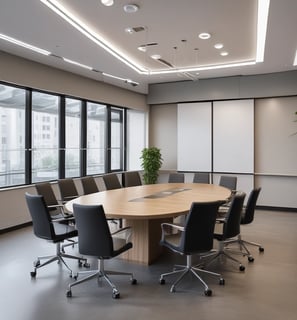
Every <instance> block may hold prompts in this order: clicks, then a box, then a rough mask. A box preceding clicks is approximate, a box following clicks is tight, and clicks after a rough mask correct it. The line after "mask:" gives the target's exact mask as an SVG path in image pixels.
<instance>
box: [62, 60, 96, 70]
mask: <svg viewBox="0 0 297 320" xmlns="http://www.w3.org/2000/svg"><path fill="white" fill-rule="evenodd" d="M62 59H63V60H64V61H65V62H68V63H71V64H74V65H76V66H78V67H82V68H85V69H88V70H93V68H92V67H89V66H87V65H85V64H82V63H79V62H76V61H73V60H70V59H67V58H64V57H62Z"/></svg>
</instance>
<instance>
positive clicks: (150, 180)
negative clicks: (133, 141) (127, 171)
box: [140, 147, 163, 184]
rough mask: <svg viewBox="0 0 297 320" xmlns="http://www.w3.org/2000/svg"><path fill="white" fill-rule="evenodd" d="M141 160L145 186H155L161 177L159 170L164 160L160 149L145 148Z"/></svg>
mask: <svg viewBox="0 0 297 320" xmlns="http://www.w3.org/2000/svg"><path fill="white" fill-rule="evenodd" d="M140 159H141V160H142V162H141V166H142V168H143V171H144V173H143V181H144V183H145V184H154V183H156V182H157V179H158V176H159V169H160V168H161V166H162V163H163V159H162V155H161V151H160V149H158V148H156V147H150V148H144V149H143V150H142V154H141V157H140Z"/></svg>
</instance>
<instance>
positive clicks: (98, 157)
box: [86, 102, 107, 175]
mask: <svg viewBox="0 0 297 320" xmlns="http://www.w3.org/2000/svg"><path fill="white" fill-rule="evenodd" d="M106 115H107V107H106V106H105V105H102V104H97V103H91V102H88V103H87V170H86V172H87V174H88V175H91V174H98V173H104V172H105V168H106V166H105V157H106V122H107V118H106Z"/></svg>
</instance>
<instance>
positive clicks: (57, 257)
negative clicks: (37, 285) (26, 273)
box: [30, 243, 90, 278]
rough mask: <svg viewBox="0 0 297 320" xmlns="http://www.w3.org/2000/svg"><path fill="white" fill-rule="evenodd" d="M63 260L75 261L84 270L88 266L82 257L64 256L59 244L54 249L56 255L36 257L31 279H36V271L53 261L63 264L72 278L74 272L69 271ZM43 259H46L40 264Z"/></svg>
mask: <svg viewBox="0 0 297 320" xmlns="http://www.w3.org/2000/svg"><path fill="white" fill-rule="evenodd" d="M64 258H68V259H75V260H78V264H79V266H82V265H83V266H84V267H86V268H88V267H89V266H90V265H89V264H88V262H87V259H85V258H83V257H77V256H73V255H70V254H66V253H64V252H63V251H61V244H60V243H57V247H56V254H55V255H51V256H42V257H37V259H36V261H34V263H33V265H34V271H31V272H30V275H31V277H32V278H35V277H36V274H37V269H40V268H42V267H44V266H46V265H48V264H50V263H52V262H54V261H58V263H63V264H64V266H65V267H66V268H67V269H68V270H69V271H70V277H71V278H72V277H74V276H75V275H74V272H73V271H72V270H71V269H70V267H69V266H68V264H67V263H66V261H65V260H64ZM44 259H48V260H47V261H45V262H43V263H40V260H44Z"/></svg>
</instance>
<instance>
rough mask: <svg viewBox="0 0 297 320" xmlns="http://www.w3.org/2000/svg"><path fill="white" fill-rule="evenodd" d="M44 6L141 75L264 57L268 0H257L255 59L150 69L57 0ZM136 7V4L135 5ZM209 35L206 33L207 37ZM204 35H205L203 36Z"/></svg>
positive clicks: (208, 67) (245, 63)
mask: <svg viewBox="0 0 297 320" xmlns="http://www.w3.org/2000/svg"><path fill="white" fill-rule="evenodd" d="M40 1H41V2H42V3H44V4H45V5H46V6H48V7H49V8H50V9H51V10H53V11H54V12H55V13H57V14H58V15H60V16H61V17H62V18H63V19H64V20H66V21H67V22H68V23H70V24H71V25H72V26H73V27H74V28H76V29H77V30H78V31H80V32H81V33H82V34H84V35H85V36H86V37H88V38H89V39H90V40H92V41H93V42H95V43H96V44H97V45H98V46H100V47H101V48H103V49H104V50H106V51H107V52H108V53H109V54H111V55H112V56H114V57H115V58H116V59H118V60H119V61H121V62H122V63H124V64H126V65H127V66H128V67H130V68H131V69H133V70H134V71H136V72H137V73H139V74H143V75H158V74H167V73H180V72H195V71H200V70H212V69H221V68H232V67H238V66H248V65H253V64H256V62H261V61H263V59H264V49H265V40H266V31H267V21H268V11H269V4H270V0H258V25H257V54H256V57H255V60H247V61H239V62H235V63H231V64H220V65H204V66H200V67H199V66H197V65H195V66H192V67H189V68H186V69H182V68H171V69H169V70H168V69H161V70H160V69H158V70H150V69H149V68H148V67H147V66H145V65H140V64H139V63H138V62H137V61H136V60H134V59H133V58H132V57H131V56H128V55H127V54H124V53H123V52H122V51H121V50H120V49H119V48H117V47H116V46H115V45H113V44H111V43H109V42H108V41H107V39H105V38H103V37H102V36H101V35H99V34H97V33H96V32H95V31H94V30H92V29H91V28H90V27H89V26H87V25H86V24H84V23H83V22H82V21H80V19H79V18H78V17H77V16H75V15H73V14H72V13H70V12H69V11H68V10H67V9H66V8H65V7H63V6H62V5H61V4H60V3H59V1H58V0H40ZM135 6H136V5H135ZM137 9H138V6H137ZM209 36H211V35H210V34H208V36H207V37H209ZM204 37H206V35H205V36H204Z"/></svg>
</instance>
